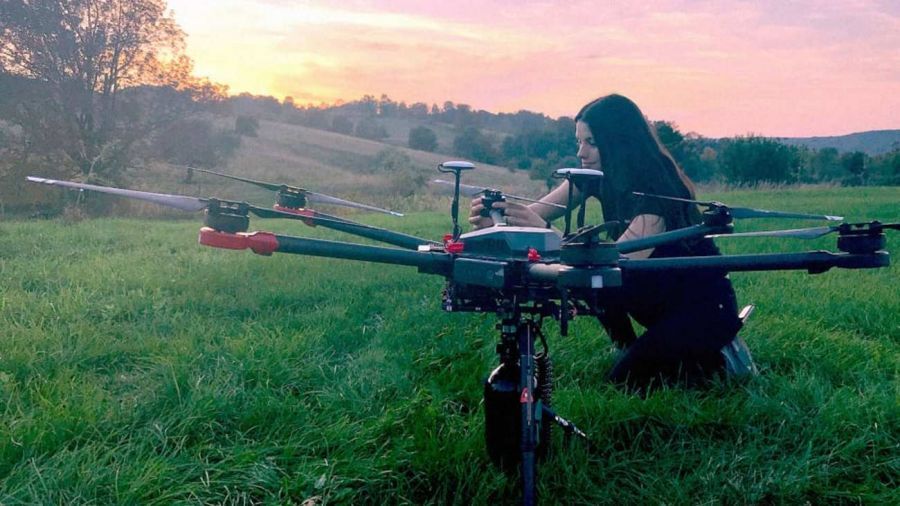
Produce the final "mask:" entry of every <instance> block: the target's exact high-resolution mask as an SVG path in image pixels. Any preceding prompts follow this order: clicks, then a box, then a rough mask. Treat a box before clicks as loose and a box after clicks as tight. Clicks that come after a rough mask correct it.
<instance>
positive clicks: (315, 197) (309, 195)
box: [188, 167, 403, 216]
mask: <svg viewBox="0 0 900 506" xmlns="http://www.w3.org/2000/svg"><path fill="white" fill-rule="evenodd" d="M188 168H189V169H191V170H196V171H199V172H205V173H207V174H213V175H216V176H221V177H225V178H228V179H234V180H235V181H243V182H244V183H250V184H252V185H256V186H258V187H260V188H265V189H266V190H271V191H276V192H277V191H282V190H287V191H290V192H292V193H297V194H300V195H303V196H304V197H306V199H307V200H309V201H310V202H318V203H320V204H331V205H335V206H344V207H353V208H356V209H364V210H367V211H375V212H379V213H385V214H390V215H391V216H403V214H402V213H398V212H396V211H391V210H389V209H382V208H380V207H375V206H370V205H367V204H360V203H358V202H352V201H349V200H344V199H340V198H337V197H332V196H331V195H325V194H324V193H316V192H313V191H309V190H306V189H303V188H297V187H296V186H290V185H286V184H277V183H268V182H265V181H257V180H255V179H249V178H245V177H239V176H232V175H231V174H223V173H221V172H216V171H214V170H209V169H200V168H196V167H188Z"/></svg>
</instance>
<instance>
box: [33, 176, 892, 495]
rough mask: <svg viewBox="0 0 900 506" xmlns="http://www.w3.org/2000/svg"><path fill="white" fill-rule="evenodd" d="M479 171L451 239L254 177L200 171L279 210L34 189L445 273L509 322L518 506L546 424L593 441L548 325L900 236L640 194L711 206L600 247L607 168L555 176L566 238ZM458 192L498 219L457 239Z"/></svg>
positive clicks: (476, 305)
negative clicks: (581, 193)
mask: <svg viewBox="0 0 900 506" xmlns="http://www.w3.org/2000/svg"><path fill="white" fill-rule="evenodd" d="M473 168H474V166H473V165H472V164H471V163H468V162H445V163H443V164H441V165H440V166H439V167H438V169H439V170H440V171H441V172H444V173H449V174H452V175H453V176H454V180H453V181H443V180H436V181H435V183H437V184H443V185H449V186H452V187H453V190H454V192H453V203H452V206H451V217H452V221H453V232H452V233H449V234H447V235H445V236H444V238H443V240H441V241H433V240H429V239H424V238H421V237H415V236H411V235H407V234H403V233H399V232H395V231H392V230H388V229H384V228H379V227H373V226H370V225H365V224H362V223H357V222H354V221H351V220H348V219H344V218H340V217H336V216H332V215H328V214H324V213H320V212H318V211H314V210H312V209H308V208H306V205H307V203H308V202H313V203H322V204H334V205H342V206H349V207H354V208H361V209H366V210H370V211H379V212H386V213H389V214H395V215H399V213H394V212H393V211H387V210H384V209H379V208H375V207H372V206H367V205H364V204H358V203H355V202H350V201H347V200H343V199H338V198H336V197H330V196H327V195H324V194H319V193H315V192H310V191H308V190H304V189H301V188H296V187H293V186H289V185H280V184H274V183H265V182H260V181H254V180H250V179H246V178H241V177H237V176H232V175H228V174H221V173H217V172H213V171H207V170H202V172H209V173H212V174H216V175H219V176H224V177H228V178H231V179H237V180H240V181H245V182H247V183H251V184H255V185H258V186H262V187H264V188H267V189H270V190H273V191H277V192H278V204H276V205H275V206H274V209H268V208H262V207H257V206H254V205H251V204H248V203H246V202H234V201H227V200H220V199H215V198H197V197H188V196H182V195H169V194H162V193H148V192H142V191H135V190H126V189H120V188H111V187H105V186H96V185H89V184H82V183H75V182H69V181H57V180H52V179H44V178H39V177H29V178H28V180H29V181H32V182H36V183H44V184H49V185H56V186H64V187H68V188H74V189H80V190H91V191H97V192H103V193H111V194H115V195H120V196H124V197H129V198H134V199H140V200H145V201H150V202H155V203H157V204H161V205H164V206H169V207H174V208H177V209H182V210H185V211H200V210H205V223H204V226H203V227H202V228H201V229H200V244H203V245H206V246H212V247H216V248H225V249H234V250H243V249H249V250H251V251H253V252H254V253H257V254H260V255H271V254H273V253H276V252H277V253H291V254H297V255H310V256H320V257H330V258H340V259H348V260H358V261H365V262H378V263H386V264H395V265H405V266H410V267H416V268H417V269H418V271H419V272H421V273H423V274H430V275H437V276H443V277H444V278H445V279H446V281H447V284H446V287H445V289H444V291H443V294H442V308H443V309H444V310H445V311H452V312H491V313H496V314H497V316H498V317H499V319H500V325H498V328H499V329H500V340H499V343H498V345H497V353H498V355H499V359H500V364H499V365H498V366H497V367H496V368H495V369H494V370H493V371H492V372H491V373H490V375H489V377H488V379H487V380H486V381H485V385H484V387H485V392H484V395H485V434H486V441H487V450H488V454H489V456H490V457H491V460H492V461H494V462H495V463H496V464H498V465H500V466H502V467H504V468H507V469H515V467H516V466H518V467H519V468H520V470H521V473H520V476H521V482H522V502H523V504H533V503H534V500H535V482H534V479H535V468H536V460H537V458H538V457H539V456H540V455H542V454H544V453H545V452H546V449H547V447H548V444H549V429H550V426H551V425H550V422H555V423H556V424H558V425H559V426H561V427H562V428H563V430H564V432H565V434H566V435H573V434H574V435H576V436H579V437H581V438H585V439H587V436H586V435H585V434H584V433H583V432H582V431H581V430H579V429H578V428H577V427H576V426H575V425H574V424H572V423H571V422H569V421H568V420H565V419H564V418H562V417H560V416H559V415H558V414H556V413H555V412H554V411H553V410H552V408H551V403H552V399H551V394H552V390H553V374H552V366H551V362H550V359H549V356H548V351H549V348H548V346H547V341H546V339H545V337H544V335H543V334H542V333H541V325H542V322H543V320H544V319H545V318H547V317H551V318H554V319H556V320H558V321H559V322H560V333H561V334H562V335H566V332H567V328H568V322H569V320H570V319H571V318H572V317H573V316H574V315H579V316H584V315H591V316H599V315H601V314H602V313H603V311H604V307H606V306H607V305H608V304H609V301H610V300H611V296H612V295H611V293H613V291H612V290H610V289H613V288H617V287H621V286H622V283H623V273H627V272H629V271H631V272H647V271H654V272H671V271H680V272H704V271H705V272H708V271H717V272H731V271H767V270H806V271H808V272H809V273H811V274H817V273H822V272H825V271H827V270H829V269H831V268H834V267H837V268H843V269H870V268H878V267H887V266H888V265H889V264H890V256H889V254H888V252H887V251H885V244H886V241H885V236H884V231H885V230H887V229H893V230H900V224H896V223H891V224H887V223H880V222H878V221H871V222H867V223H841V224H839V225H833V226H825V227H816V228H804V229H793V230H773V231H763V232H750V233H743V234H740V233H732V230H733V225H732V221H733V220H734V219H744V218H801V219H821V220H830V221H842V220H843V218H841V217H839V216H828V215H814V214H801V213H786V212H778V211H766V210H759V209H749V208H738V207H729V206H727V205H725V204H722V203H720V202H699V201H691V200H684V199H674V198H673V197H669V196H660V195H640V196H641V197H642V198H664V199H673V200H681V201H684V202H689V203H693V204H696V205H698V206H700V207H702V208H703V209H704V210H703V213H702V216H703V221H702V223H700V224H697V225H693V226H690V227H687V228H683V229H679V230H674V231H671V232H665V233H661V234H658V235H653V236H649V237H644V238H640V239H635V240H630V241H621V242H617V243H613V242H609V241H604V240H601V238H600V235H601V233H602V232H603V231H604V230H605V229H606V228H607V227H608V225H609V224H600V225H595V226H585V224H584V205H583V204H582V206H581V209H580V210H579V212H578V215H577V223H576V224H575V226H574V227H573V224H572V218H573V216H572V214H573V211H574V210H575V207H576V206H575V203H574V201H573V199H572V192H571V189H572V188H575V187H582V185H585V184H590V183H594V182H596V181H597V179H598V178H602V177H603V174H602V172H599V171H595V170H589V169H560V170H558V171H557V173H556V176H557V177H559V178H564V179H566V180H568V181H569V188H570V194H569V201H568V205H566V206H564V207H565V208H566V213H565V231H564V233H563V234H562V236H560V234H558V233H557V232H555V231H554V230H550V229H546V228H533V227H515V226H507V225H506V224H505V223H504V217H503V215H502V212H501V210H500V209H498V208H492V204H493V203H495V202H498V201H502V200H505V199H507V198H512V199H521V200H526V201H529V200H530V199H526V198H524V197H516V196H513V195H504V194H503V192H501V191H499V190H495V189H491V188H482V187H474V186H469V185H463V184H461V183H460V177H461V174H462V173H463V172H464V171H467V170H471V169H473ZM461 193H462V194H464V195H468V196H472V195H475V194H481V195H483V203H484V211H483V213H484V214H485V216H491V217H492V218H493V219H494V223H495V225H494V226H492V227H489V228H485V229H481V230H476V231H473V232H469V233H465V234H464V233H462V232H461V229H460V226H459V197H460V194H461ZM547 205H555V204H547ZM561 207H562V206H561ZM250 214H253V215H255V216H257V217H260V218H284V219H299V220H302V221H303V222H305V223H306V224H308V225H311V226H314V225H319V226H323V227H327V228H331V229H335V230H339V231H343V232H347V233H350V234H353V235H356V236H360V237H364V238H367V239H372V240H375V241H379V242H382V243H385V244H388V245H390V246H392V247H384V246H372V245H364V244H356V243H349V242H337V241H326V240H321V239H309V238H303V237H294V236H288V235H281V234H275V233H271V232H260V231H255V232H248V230H249V215H250ZM573 228H574V230H573ZM827 234H836V235H837V250H838V251H837V252H828V251H804V252H796V253H770V254H745V255H722V256H705V257H703V256H701V257H684V258H649V259H640V260H637V259H629V258H625V257H623V256H622V255H623V254H626V253H630V252H635V251H640V250H644V249H649V248H654V247H657V246H661V245H664V244H669V243H673V242H676V241H682V240H687V239H699V238H702V237H739V236H743V237H759V236H772V237H787V238H799V239H812V238H816V237H821V236H824V235H827ZM537 341H540V342H541V345H542V348H543V349H542V350H541V351H540V352H536V351H535V345H536V342H537Z"/></svg>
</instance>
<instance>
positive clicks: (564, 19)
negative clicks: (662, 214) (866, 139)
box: [169, 0, 900, 137]
mask: <svg viewBox="0 0 900 506" xmlns="http://www.w3.org/2000/svg"><path fill="white" fill-rule="evenodd" d="M169 7H170V8H171V9H172V10H173V11H174V15H175V19H176V21H178V23H179V24H180V25H181V27H182V28H183V29H184V31H185V32H186V33H187V35H188V38H187V43H188V46H187V51H188V54H189V55H190V56H191V57H192V58H193V59H194V61H195V65H196V67H195V71H196V73H197V74H198V75H201V76H207V77H209V78H210V79H212V80H213V81H216V82H221V83H224V84H227V85H228V86H229V88H230V92H231V93H240V92H243V91H247V92H250V93H253V94H261V95H273V96H275V97H278V98H283V97H284V96H288V95H290V96H293V97H294V99H295V102H297V103H299V104H306V103H309V102H311V103H320V102H326V103H332V102H334V101H335V100H337V99H344V100H355V99H358V98H360V97H362V96H363V95H365V94H370V95H375V96H380V95H381V94H382V93H386V94H387V95H389V96H390V97H391V98H392V99H394V100H397V101H401V100H402V101H406V102H407V103H413V102H426V103H428V104H431V103H438V104H442V103H443V102H444V101H445V100H451V101H453V102H456V103H465V104H469V105H471V106H472V107H473V108H475V109H485V110H488V111H491V112H515V111H518V110H520V109H528V110H531V111H536V112H543V113H546V114H548V115H550V116H552V117H557V116H561V115H568V116H571V115H574V113H575V112H577V110H578V108H579V107H580V106H581V105H583V104H584V103H586V102H588V101H589V100H591V99H593V98H596V97H597V96H600V95H604V94H608V93H612V92H618V93H622V94H624V95H627V96H629V97H630V98H632V99H634V100H635V102H637V104H638V105H639V106H640V107H641V108H642V109H643V110H644V112H645V113H646V114H647V115H648V116H649V117H650V118H651V119H661V120H669V121H674V122H675V123H677V124H678V125H679V127H680V128H681V129H682V130H683V131H685V132H688V131H694V132H698V133H700V134H702V135H706V136H713V137H718V136H731V135H737V134H746V133H757V134H762V135H768V136H814V135H840V134H845V133H850V132H857V131H863V130H878V129H896V128H900V1H897V0H823V1H812V0H809V1H807V0H800V1H786V0H765V1H669V0H661V1H657V0H647V1H643V2H613V1H607V2H604V1H580V0H569V1H565V2H560V1H541V2H528V1H512V0H477V1H474V0H457V1H453V2H443V1H442V2H429V1H416V0H373V1H357V0H344V1H341V2H327V1H323V0H308V1H303V0H216V1H215V2H207V1H197V0H169Z"/></svg>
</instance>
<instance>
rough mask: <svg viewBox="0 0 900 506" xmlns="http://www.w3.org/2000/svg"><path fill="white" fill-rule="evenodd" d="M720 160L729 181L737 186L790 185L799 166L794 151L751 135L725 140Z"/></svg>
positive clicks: (780, 144)
mask: <svg viewBox="0 0 900 506" xmlns="http://www.w3.org/2000/svg"><path fill="white" fill-rule="evenodd" d="M719 159H720V164H721V168H722V172H723V173H724V175H725V177H726V178H727V179H728V181H729V182H733V183H740V184H746V183H759V182H770V183H790V182H793V181H794V180H796V176H797V169H798V168H799V165H800V157H799V154H798V151H797V149H796V148H792V147H791V146H788V145H786V144H782V143H780V142H778V141H776V140H774V139H769V138H766V137H758V136H753V135H751V136H747V137H735V138H734V139H730V140H728V141H726V142H725V143H724V148H723V149H722V152H721V154H720V155H719Z"/></svg>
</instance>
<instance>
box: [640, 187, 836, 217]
mask: <svg viewBox="0 0 900 506" xmlns="http://www.w3.org/2000/svg"><path fill="white" fill-rule="evenodd" d="M632 193H633V194H634V195H637V196H638V197H645V198H654V199H663V200H673V201H675V202H686V203H688V204H696V205H698V206H704V207H708V208H710V209H717V208H718V209H727V210H728V211H729V212H730V213H731V217H732V218H734V219H737V220H740V219H747V218H796V219H803V220H828V221H841V220H843V219H844V217H843V216H831V215H827V214H806V213H791V212H784V211H768V210H765V209H751V208H749V207H731V206H727V205H725V204H723V203H721V202H716V201H709V202H703V201H699V200H691V199H683V198H679V197H669V196H666V195H654V194H651V193H642V192H632Z"/></svg>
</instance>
